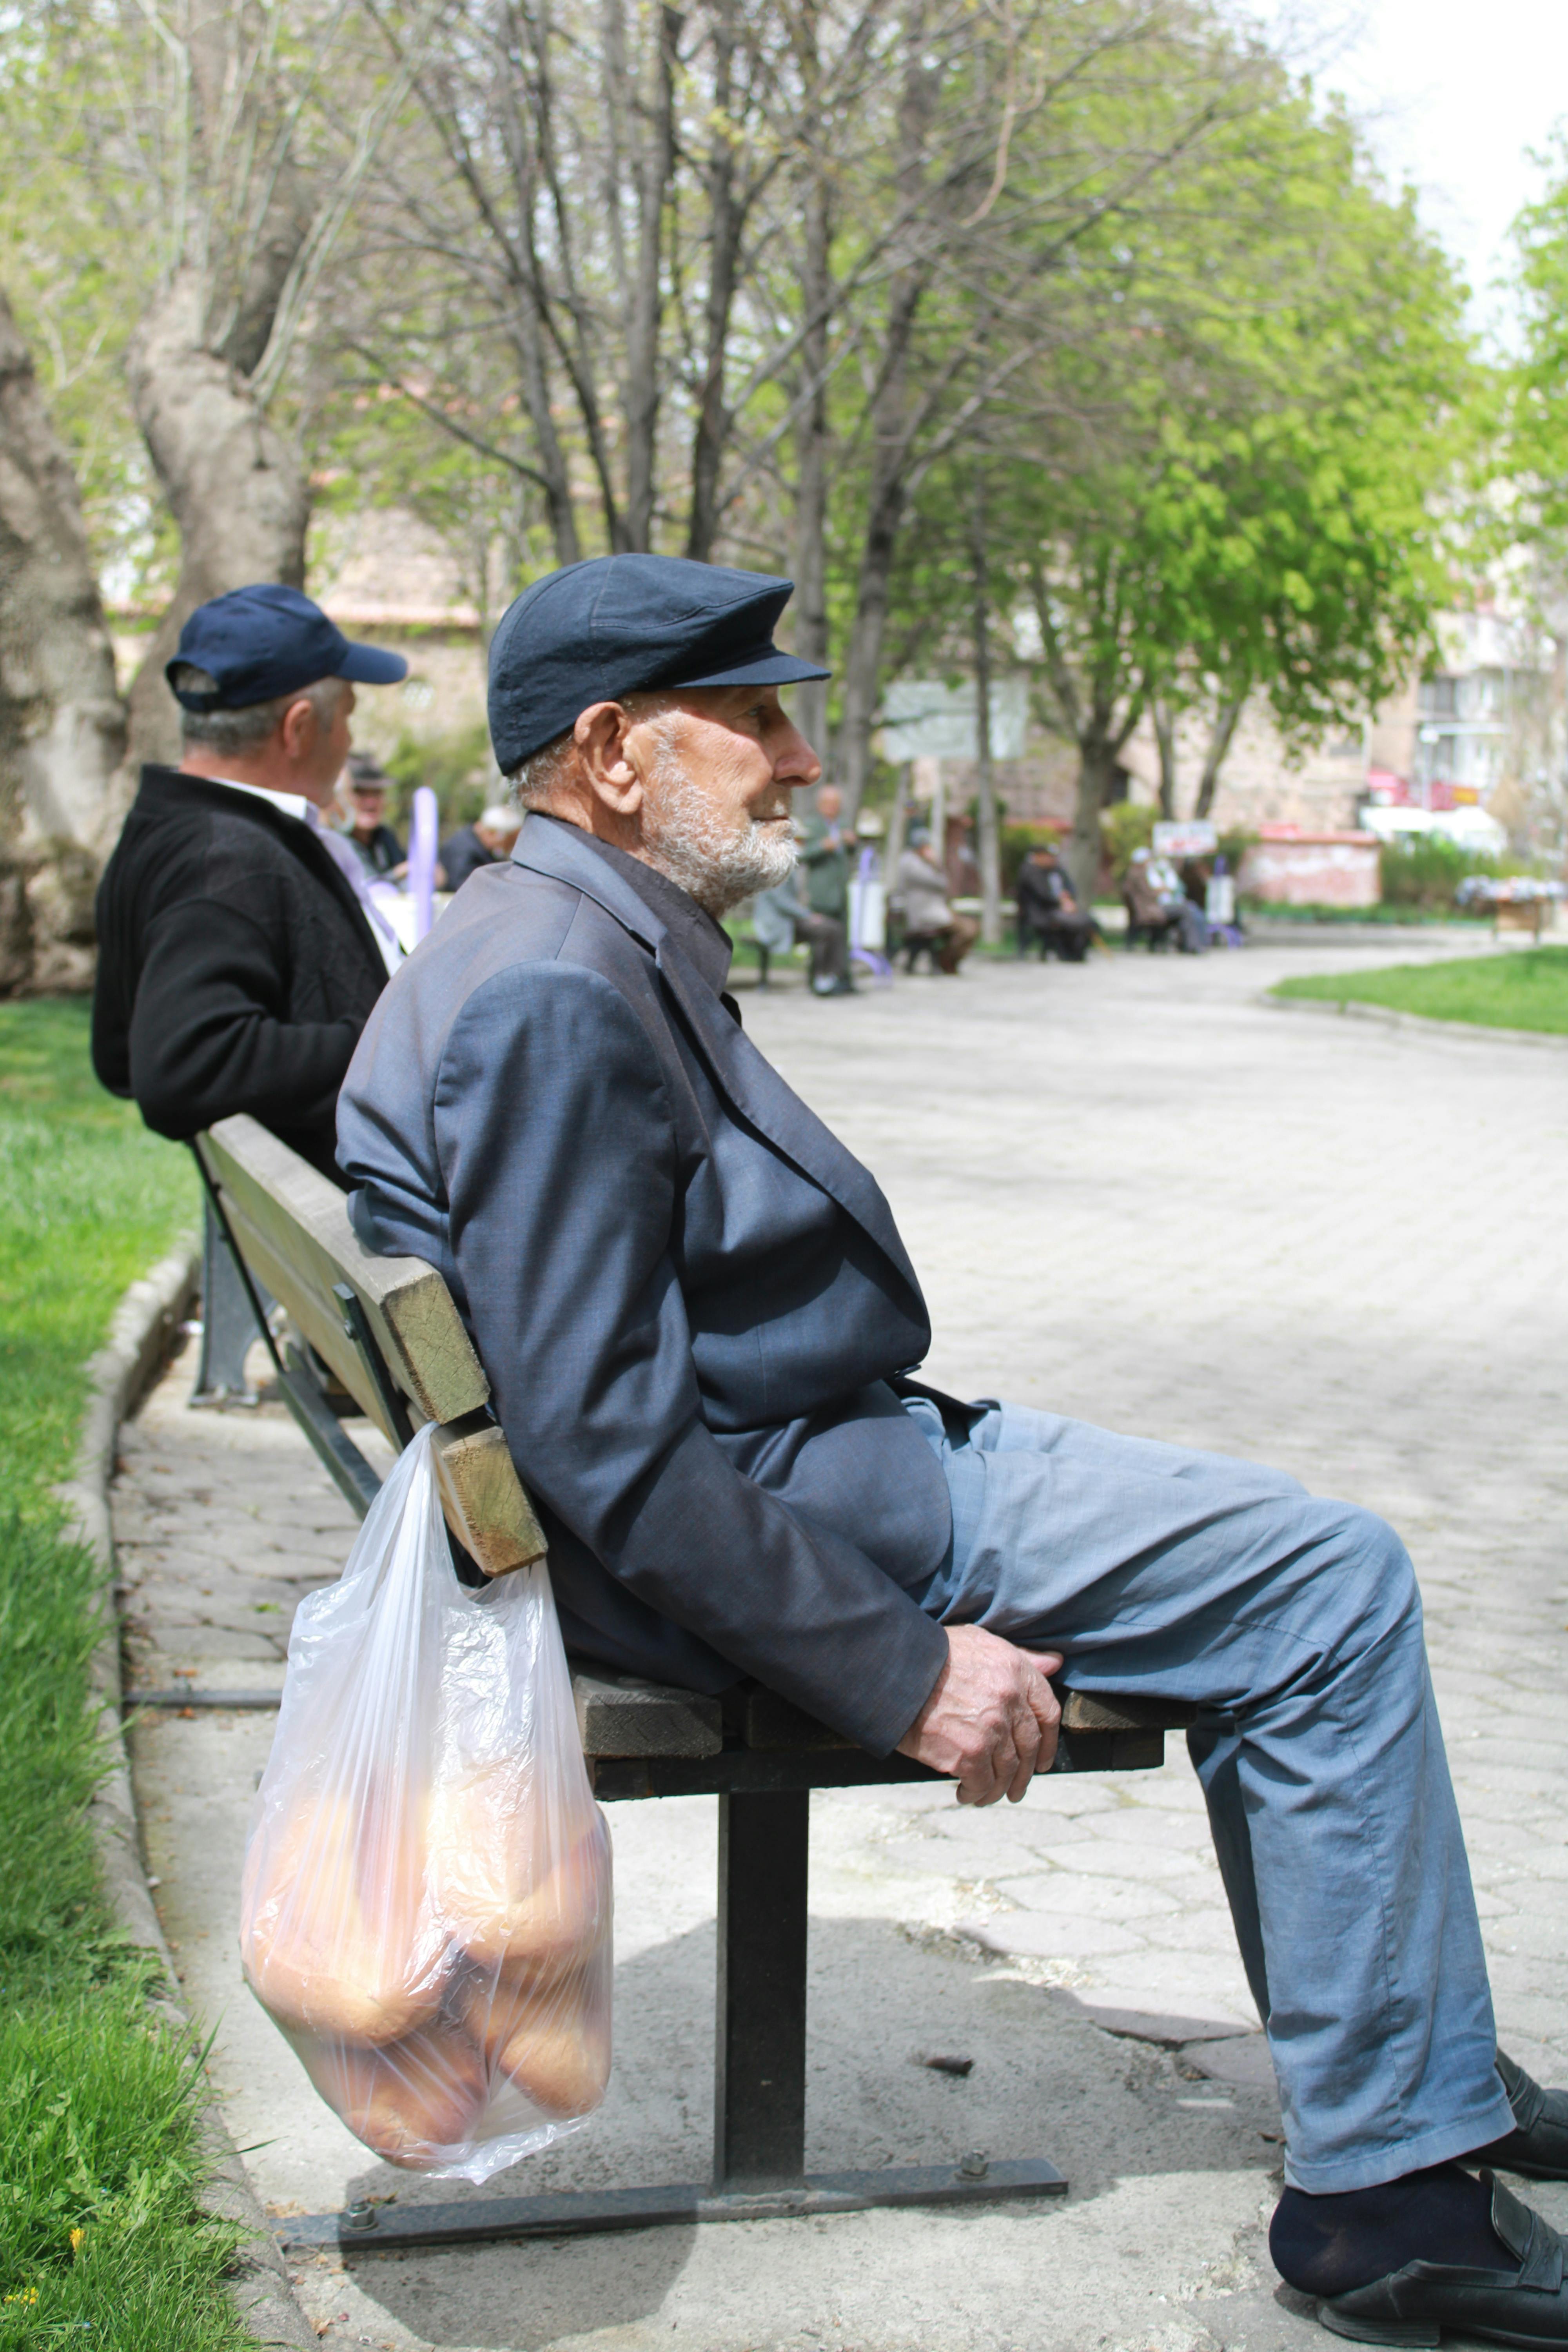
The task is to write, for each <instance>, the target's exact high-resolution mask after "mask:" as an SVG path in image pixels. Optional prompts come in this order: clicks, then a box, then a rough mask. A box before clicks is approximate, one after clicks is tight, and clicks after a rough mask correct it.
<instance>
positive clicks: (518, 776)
mask: <svg viewBox="0 0 1568 2352" xmlns="http://www.w3.org/2000/svg"><path fill="white" fill-rule="evenodd" d="M576 749H577V745H576V740H575V739H574V735H573V733H572V730H571V729H570V728H568V729H567V730H566V732H565V734H564V735H557V736H556V738H555V740H554V741H553V742H552V743H546V744H544V745H543V746H542V748H541V749H540V750H539V751H531V752H530V753H529V755H528V757H527V759H526V760H520V761H518V763H517V765H516V767H515V768H510V769H509V770H508V771H507V778H506V780H507V782H508V783H509V784H510V786H511V789H512V797H513V798H514V799H515V801H516V802H517V804H518V806H519V807H520V808H523V809H548V808H549V806H550V803H551V802H552V800H553V798H554V797H555V793H556V792H557V791H558V789H559V788H560V786H561V785H562V784H563V783H564V782H565V781H566V777H567V773H568V772H569V770H570V768H571V765H572V758H573V754H574V752H575V751H576Z"/></svg>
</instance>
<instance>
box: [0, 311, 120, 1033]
mask: <svg viewBox="0 0 1568 2352" xmlns="http://www.w3.org/2000/svg"><path fill="white" fill-rule="evenodd" d="M124 748H125V711H124V707H123V705H122V704H121V699H120V696H119V693H118V692H117V690H116V688H115V683H114V654H113V650H112V648H111V646H110V641H109V631H108V629H107V628H106V627H105V625H104V618H103V608H102V605H101V604H100V601H99V593H98V582H97V579H96V577H95V576H94V572H93V568H92V559H91V555H90V553H89V549H88V543H87V532H86V530H85V528H84V527H83V523H82V517H81V502H80V499H79V496H78V494H77V485H76V476H75V474H74V472H73V470H72V467H71V462H70V459H69V457H68V455H67V453H66V451H65V449H64V447H63V446H62V445H61V443H60V441H59V439H58V436H57V435H56V433H55V430H54V427H53V425H51V424H50V421H49V416H48V412H47V409H46V407H45V405H44V400H43V395H42V394H41V393H40V392H39V389H38V383H37V376H36V374H35V373H34V370H33V362H32V358H31V356H30V354H29V352H28V351H27V348H26V344H25V343H24V341H22V337H21V335H20V333H19V332H18V331H17V327H16V320H14V319H13V317H12V315H11V311H10V308H9V306H8V304H7V303H6V300H5V295H4V293H0V995H10V994H12V993H14V992H16V991H17V990H30V991H40V990H49V991H51V992H52V991H58V990H63V989H78V988H84V987H86V986H88V985H89V982H90V981H91V977H92V962H93V955H92V949H93V928H92V898H93V891H94V888H95V887H96V885H97V880H98V867H99V858H100V856H101V854H102V852H103V850H104V849H105V848H106V847H107V846H108V836H109V835H110V832H111V831H112V829H113V823H114V818H115V814H116V810H115V804H114V800H113V796H112V793H111V791H110V784H111V780H112V778H113V776H114V773H115V771H116V769H117V767H118V766H119V763H120V761H121V756H122V754H123V751H124Z"/></svg>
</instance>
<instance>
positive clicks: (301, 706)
mask: <svg viewBox="0 0 1568 2352" xmlns="http://www.w3.org/2000/svg"><path fill="white" fill-rule="evenodd" d="M320 724H321V721H320V719H318V718H317V715H316V706H315V704H314V703H313V702H312V701H311V700H310V696H309V695H307V694H302V695H301V696H300V698H299V700H298V701H297V702H291V703H290V704H289V707H288V709H286V710H285V711H284V713H283V716H282V718H281V719H279V722H278V731H279V735H280V736H281V737H282V740H283V749H284V751H286V752H287V753H288V755H289V759H290V760H291V761H298V760H304V759H309V757H310V753H311V752H312V751H314V750H315V748H316V735H317V730H318V729H319V727H320Z"/></svg>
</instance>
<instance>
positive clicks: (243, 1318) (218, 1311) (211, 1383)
mask: <svg viewBox="0 0 1568 2352" xmlns="http://www.w3.org/2000/svg"><path fill="white" fill-rule="evenodd" d="M260 1296H261V1301H262V1305H263V1307H270V1305H271V1304H272V1302H271V1300H270V1299H269V1298H268V1296H267V1294H266V1292H265V1291H262V1292H261V1294H260ZM262 1336H263V1335H262V1333H261V1332H260V1331H258V1329H257V1326H256V1314H255V1310H254V1308H253V1307H252V1306H251V1303H250V1297H249V1294H248V1293H247V1289H246V1286H245V1280H244V1277H243V1276H242V1275H241V1274H240V1271H239V1268H238V1267H237V1265H235V1262H234V1253H233V1251H232V1250H231V1249H230V1247H229V1245H228V1236H227V1234H226V1233H225V1232H224V1230H223V1228H222V1226H221V1225H220V1224H219V1223H218V1221H217V1219H216V1216H215V1215H214V1214H213V1205H212V1202H210V1201H209V1202H207V1203H206V1230H205V1234H204V1235H203V1237H202V1355H201V1363H200V1366H199V1368H198V1370H197V1372H196V1385H195V1393H194V1394H193V1396H192V1398H191V1402H192V1403H193V1404H195V1405H212V1404H258V1403H259V1402H260V1397H259V1395H258V1392H257V1391H256V1390H255V1389H253V1388H249V1387H247V1384H246V1378H245V1360H246V1358H247V1355H248V1354H249V1353H250V1350H251V1348H252V1346H253V1345H254V1344H255V1342H256V1341H257V1340H258V1339H260V1338H261V1337H262Z"/></svg>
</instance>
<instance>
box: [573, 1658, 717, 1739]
mask: <svg viewBox="0 0 1568 2352" xmlns="http://www.w3.org/2000/svg"><path fill="white" fill-rule="evenodd" d="M572 1696H573V1700H574V1704H575V1706H576V1709H577V1728H578V1730H579V1732H580V1733H581V1734H582V1738H583V1753H584V1756H717V1755H718V1754H719V1753H720V1751H721V1748H723V1745H724V1719H723V1713H722V1709H721V1706H720V1703H719V1701H718V1700H717V1699H716V1698H705V1697H703V1696H702V1695H701V1693H700V1692H699V1691H683V1690H674V1689H671V1688H669V1687H668V1686H667V1685H663V1684H660V1683H645V1682H642V1681H640V1680H639V1679H638V1678H637V1676H636V1675H616V1674H612V1673H611V1672H610V1671H609V1669H608V1668H607V1667H604V1666H595V1667H594V1668H593V1669H592V1670H591V1671H589V1672H586V1673H584V1672H583V1671H581V1670H579V1671H578V1672H577V1673H575V1674H574V1675H573V1677H572Z"/></svg>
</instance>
